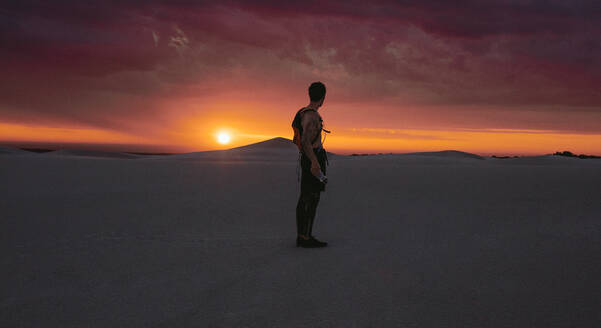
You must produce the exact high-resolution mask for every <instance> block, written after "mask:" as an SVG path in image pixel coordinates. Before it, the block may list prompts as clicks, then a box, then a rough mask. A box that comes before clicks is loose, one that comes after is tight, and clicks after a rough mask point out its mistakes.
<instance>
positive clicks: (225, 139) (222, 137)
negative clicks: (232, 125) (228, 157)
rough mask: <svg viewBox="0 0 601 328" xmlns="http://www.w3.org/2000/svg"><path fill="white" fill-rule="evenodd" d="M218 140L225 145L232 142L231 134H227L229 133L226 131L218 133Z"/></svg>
mask: <svg viewBox="0 0 601 328" xmlns="http://www.w3.org/2000/svg"><path fill="white" fill-rule="evenodd" d="M217 142H219V143H220V144H222V145H225V144H227V143H229V142H230V135H229V134H227V133H225V132H220V133H219V134H218V135H217Z"/></svg>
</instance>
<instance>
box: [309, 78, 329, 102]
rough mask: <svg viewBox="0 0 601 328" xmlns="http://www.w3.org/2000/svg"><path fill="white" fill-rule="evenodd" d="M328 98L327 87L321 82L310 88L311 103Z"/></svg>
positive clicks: (312, 84) (314, 83) (313, 84)
mask: <svg viewBox="0 0 601 328" xmlns="http://www.w3.org/2000/svg"><path fill="white" fill-rule="evenodd" d="M325 96H326V86H325V85H324V84H323V83H321V82H313V83H311V85H310V86H309V98H311V101H320V100H322V99H323V98H324V97H325Z"/></svg>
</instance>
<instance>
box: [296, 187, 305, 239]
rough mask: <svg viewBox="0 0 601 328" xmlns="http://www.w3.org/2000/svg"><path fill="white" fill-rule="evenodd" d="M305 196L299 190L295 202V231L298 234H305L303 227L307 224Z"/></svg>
mask: <svg viewBox="0 0 601 328" xmlns="http://www.w3.org/2000/svg"><path fill="white" fill-rule="evenodd" d="M306 198H307V197H306V196H305V195H303V192H302V191H301V194H300V196H299V197H298V203H297V204H296V233H297V234H298V235H299V236H300V235H304V234H305V230H304V228H305V227H306V226H307V222H306V221H307V214H306V213H307V205H306V203H307V201H306Z"/></svg>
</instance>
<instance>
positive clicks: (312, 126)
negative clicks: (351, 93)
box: [292, 82, 329, 248]
mask: <svg viewBox="0 0 601 328" xmlns="http://www.w3.org/2000/svg"><path fill="white" fill-rule="evenodd" d="M325 96H326V87H325V85H324V84H323V83H321V82H315V83H312V84H311V85H310V86H309V98H310V102H309V105H308V106H307V107H303V108H301V109H300V110H299V111H298V112H297V113H296V116H295V117H294V121H293V122H292V128H293V129H294V132H295V136H294V140H293V142H294V143H296V144H297V146H298V147H299V151H300V153H301V155H300V162H301V168H302V176H301V193H300V197H299V199H298V203H297V205H296V228H297V234H298V235H297V237H296V246H297V247H306V248H315V247H325V246H327V245H328V243H326V242H322V241H319V240H317V239H316V238H315V237H314V236H313V235H312V230H313V222H314V220H315V214H316V210H317V204H318V203H319V197H320V194H321V192H322V191H325V182H326V181H327V180H323V178H324V177H325V173H326V162H327V155H326V151H325V149H324V148H323V144H322V140H321V131H322V130H324V131H326V132H329V131H327V130H325V129H323V121H322V119H321V116H320V115H319V113H318V112H317V111H318V110H319V108H320V107H321V106H322V105H323V101H324V99H325ZM322 173H323V175H322ZM320 177H321V178H322V180H320Z"/></svg>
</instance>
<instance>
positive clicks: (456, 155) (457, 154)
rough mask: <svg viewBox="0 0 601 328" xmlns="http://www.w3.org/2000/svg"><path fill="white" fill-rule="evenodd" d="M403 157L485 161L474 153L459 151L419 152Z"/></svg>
mask: <svg viewBox="0 0 601 328" xmlns="http://www.w3.org/2000/svg"><path fill="white" fill-rule="evenodd" d="M403 155H419V156H436V157H448V158H473V159H484V157H482V156H480V155H476V154H472V153H466V152H464V151H458V150H443V151H433V152H418V153H408V154H403Z"/></svg>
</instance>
